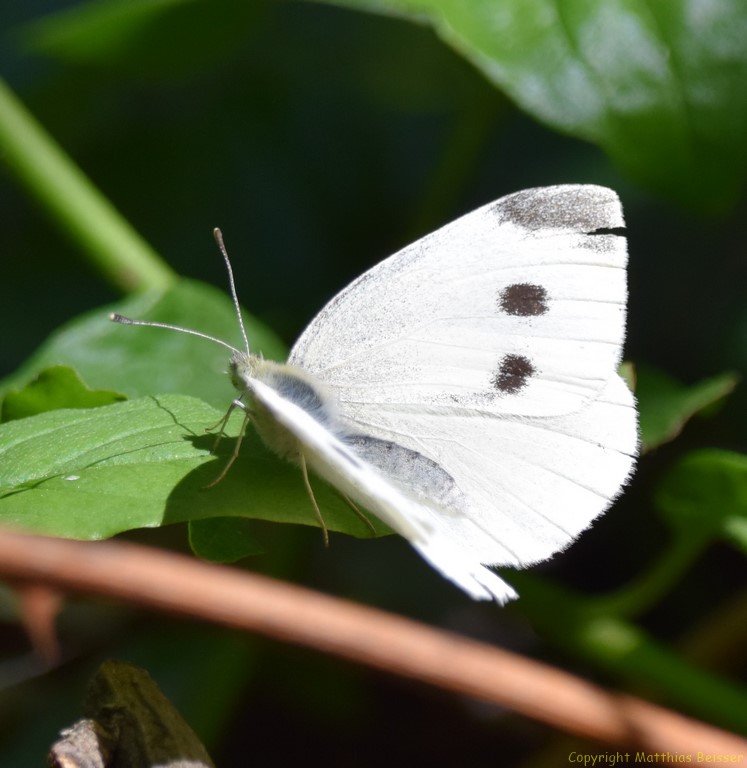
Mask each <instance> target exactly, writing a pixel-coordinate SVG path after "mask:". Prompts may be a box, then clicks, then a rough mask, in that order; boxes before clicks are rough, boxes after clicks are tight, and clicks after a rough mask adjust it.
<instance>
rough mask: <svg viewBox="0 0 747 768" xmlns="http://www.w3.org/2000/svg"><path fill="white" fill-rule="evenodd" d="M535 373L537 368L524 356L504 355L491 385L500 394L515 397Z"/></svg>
mask: <svg viewBox="0 0 747 768" xmlns="http://www.w3.org/2000/svg"><path fill="white" fill-rule="evenodd" d="M535 373H536V369H535V367H534V366H533V365H532V363H531V362H530V360H529V359H528V358H526V357H524V356H523V355H504V357H503V359H502V360H501V363H500V365H499V366H498V370H497V371H496V372H495V373H494V374H493V378H492V379H491V380H490V383H491V384H492V385H493V387H494V388H495V389H497V390H498V392H499V393H500V394H503V395H515V394H516V393H517V392H520V391H521V390H522V389H523V388H524V387H525V386H526V384H527V380H528V379H530V378H531V377H532V376H534V374H535Z"/></svg>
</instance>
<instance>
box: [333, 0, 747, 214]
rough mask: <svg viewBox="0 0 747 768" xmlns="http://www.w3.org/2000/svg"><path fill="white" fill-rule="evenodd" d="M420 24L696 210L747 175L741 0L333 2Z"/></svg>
mask: <svg viewBox="0 0 747 768" xmlns="http://www.w3.org/2000/svg"><path fill="white" fill-rule="evenodd" d="M334 1H335V3H336V4H340V5H347V6H351V7H354V8H359V9H361V10H367V11H371V10H374V11H378V12H384V13H394V14H399V15H409V16H411V17H412V18H414V19H416V20H424V19H427V20H428V21H430V23H431V24H432V25H433V27H434V28H435V30H436V31H437V32H438V33H439V34H440V35H441V36H442V37H443V38H444V39H445V40H447V41H448V42H449V43H450V44H451V45H452V46H453V47H454V48H455V49H456V50H457V51H459V52H460V53H461V54H462V55H463V56H464V57H465V58H467V59H469V60H471V61H472V62H473V63H474V64H475V65H476V66H478V67H479V68H480V69H481V70H482V71H483V72H484V74H485V75H486V77H488V78H489V79H490V80H492V81H493V82H494V83H495V84H496V85H498V86H499V87H500V88H501V89H502V90H503V91H504V92H505V93H507V94H508V95H509V96H510V97H511V98H512V99H513V100H514V101H515V102H516V103H517V104H518V105H519V106H520V107H521V108H522V109H524V110H526V111H527V112H529V113H530V114H532V115H534V116H535V117H536V118H537V119H539V120H541V121H543V122H545V123H547V124H548V125H551V126H553V127H554V128H556V129H558V130H561V131H564V132H566V133H569V134H572V135H574V136H578V137H580V138H583V139H587V140H588V141H592V142H594V143H596V144H598V145H599V146H601V147H602V148H603V149H604V150H605V151H606V152H607V153H608V154H609V155H610V156H611V157H612V158H613V159H614V160H615V161H616V162H617V164H618V165H620V166H621V167H622V168H623V169H625V170H626V171H627V172H628V173H630V174H631V175H632V176H633V177H635V178H636V179H638V181H640V182H641V183H643V184H645V185H646V186H648V187H649V188H651V189H655V190H657V191H659V192H662V193H664V194H666V195H668V196H670V197H671V198H673V199H677V200H680V201H682V202H685V203H687V204H691V205H695V206H698V207H700V208H704V209H710V210H719V209H721V208H724V207H726V206H728V205H730V204H731V203H733V201H734V200H735V199H736V197H737V196H738V194H739V192H740V190H741V189H742V187H743V184H744V174H745V168H746V167H747V142H745V140H744V137H745V135H747V89H745V85H744V84H745V82H747V45H745V40H747V3H745V2H744V1H743V0H666V2H648V0H604V2H599V0H563V2H558V0H501V2H496V0H376V1H375V2H371V0H334Z"/></svg>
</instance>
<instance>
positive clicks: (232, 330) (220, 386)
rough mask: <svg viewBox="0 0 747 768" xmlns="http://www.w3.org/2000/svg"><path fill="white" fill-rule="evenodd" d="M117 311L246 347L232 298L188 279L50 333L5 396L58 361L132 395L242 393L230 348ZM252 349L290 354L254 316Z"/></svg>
mask: <svg viewBox="0 0 747 768" xmlns="http://www.w3.org/2000/svg"><path fill="white" fill-rule="evenodd" d="M111 312H118V313H120V314H122V315H127V316H130V317H134V318H137V319H143V320H153V321H158V322H162V323H171V324H172V325H180V326H185V327H188V328H194V329H196V330H199V331H202V332H203V333H207V334H209V335H211V336H215V337H217V338H220V339H223V340H224V341H227V342H228V343H230V344H234V345H239V346H241V345H242V341H241V336H240V334H239V329H238V324H237V322H236V313H235V310H234V308H233V304H232V303H231V300H230V299H229V298H228V297H227V296H226V295H225V294H223V293H222V292H220V291H218V290H217V289H215V288H213V287H212V286H209V285H206V284H204V283H199V282H196V281H192V280H180V281H178V282H177V283H176V284H175V285H174V287H172V288H170V289H169V290H167V291H165V292H153V293H147V294H142V295H140V296H136V297H134V298H130V299H128V300H126V301H124V302H120V303H118V304H115V305H112V306H110V307H105V308H102V309H99V310H95V311H94V312H90V313H88V314H86V315H83V316H81V317H80V318H77V319H76V320H73V321H72V322H70V323H68V324H67V325H66V326H64V327H63V328H62V329H60V330H59V331H58V332H56V333H55V334H53V335H52V336H50V338H49V339H48V340H47V341H46V342H45V343H44V344H43V345H42V347H41V348H40V349H39V350H37V352H35V353H34V355H33V356H32V357H31V359H30V360H28V361H27V362H26V363H25V364H24V365H23V367H22V368H21V369H20V370H18V371H17V372H16V373H14V374H13V376H12V377H10V378H9V379H6V380H5V381H3V382H0V394H2V393H3V391H7V389H9V388H11V387H12V388H17V387H20V386H22V385H23V384H25V383H26V382H27V381H28V380H29V379H30V378H32V377H34V376H36V375H38V373H39V371H41V370H43V369H44V368H46V367H48V366H50V365H60V364H62V365H69V366H71V367H73V368H75V369H76V370H77V371H78V373H79V374H80V376H81V377H82V378H83V379H84V381H86V382H87V383H88V385H89V386H91V387H93V388H94V389H111V390H114V391H118V392H123V393H125V394H126V395H128V396H129V397H141V396H144V395H153V394H163V393H167V392H173V393H178V394H187V395H193V396H194V397H199V398H200V399H202V400H205V401H207V402H209V403H210V404H211V405H214V406H215V407H217V408H221V409H225V408H226V407H227V406H228V404H229V403H230V402H231V400H232V398H233V397H234V391H233V388H232V387H231V383H230V381H229V379H228V376H226V375H225V371H226V370H227V368H228V358H229V356H230V352H228V351H227V350H226V349H225V348H223V347H221V346H219V345H217V344H212V343H210V342H209V341H206V340H204V339H198V338H194V337H193V336H188V335H187V334H184V333H176V332H174V331H167V330H163V329H159V328H134V327H127V326H123V325H117V324H115V323H112V322H111V321H110V320H109V314H110V313H111ZM244 322H245V324H246V328H247V333H248V335H249V341H250V343H251V345H252V350H253V351H255V352H261V353H262V354H263V355H264V356H265V357H267V358H270V359H280V360H282V359H285V348H284V345H283V344H282V342H280V341H279V340H278V338H277V337H276V336H275V335H274V334H273V333H272V332H271V331H269V330H268V329H267V328H265V327H264V326H262V325H261V324H260V323H259V322H258V321H256V320H254V319H253V318H249V317H245V320H244Z"/></svg>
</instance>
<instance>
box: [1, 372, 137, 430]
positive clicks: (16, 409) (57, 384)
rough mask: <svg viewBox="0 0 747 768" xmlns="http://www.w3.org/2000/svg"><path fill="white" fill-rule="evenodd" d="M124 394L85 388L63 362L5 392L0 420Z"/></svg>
mask: <svg viewBox="0 0 747 768" xmlns="http://www.w3.org/2000/svg"><path fill="white" fill-rule="evenodd" d="M126 399H127V398H126V397H125V396H124V395H121V394H119V392H110V391H109V390H105V389H96V390H94V389H89V388H88V387H87V386H86V385H85V384H84V383H83V381H82V379H81V378H80V376H78V374H77V373H76V372H75V371H74V370H73V369H72V368H68V367H66V366H64V365H55V366H52V367H51V368H45V369H44V370H43V371H41V372H40V373H39V374H38V375H37V376H36V377H35V378H34V379H33V380H32V381H31V382H29V384H27V385H26V386H25V387H24V388H23V389H20V390H14V391H11V392H8V394H7V395H5V398H4V400H3V401H2V414H1V417H0V421H13V420H14V419H24V418H26V417H27V416H35V415H36V414H37V413H44V412H45V411H55V410H58V409H59V408H98V407H99V406H100V405H110V404H111V403H117V402H120V401H122V400H126Z"/></svg>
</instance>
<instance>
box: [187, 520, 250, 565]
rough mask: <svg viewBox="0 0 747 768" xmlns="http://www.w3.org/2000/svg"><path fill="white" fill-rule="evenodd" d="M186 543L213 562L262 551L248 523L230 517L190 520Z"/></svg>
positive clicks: (229, 561)
mask: <svg viewBox="0 0 747 768" xmlns="http://www.w3.org/2000/svg"><path fill="white" fill-rule="evenodd" d="M189 545H190V547H192V551H193V552H194V553H195V554H196V555H197V556H198V557H201V558H202V559H203V560H210V561H212V562H214V563H235V562H236V561H237V560H241V558H243V557H250V556H251V555H261V554H262V553H263V552H264V547H263V546H262V545H261V544H260V543H259V542H258V541H257V539H256V538H255V536H254V534H253V533H252V528H251V523H250V522H249V521H248V520H244V519H241V518H239V519H237V518H233V517H219V518H215V519H213V520H192V522H191V523H190V524H189Z"/></svg>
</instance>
